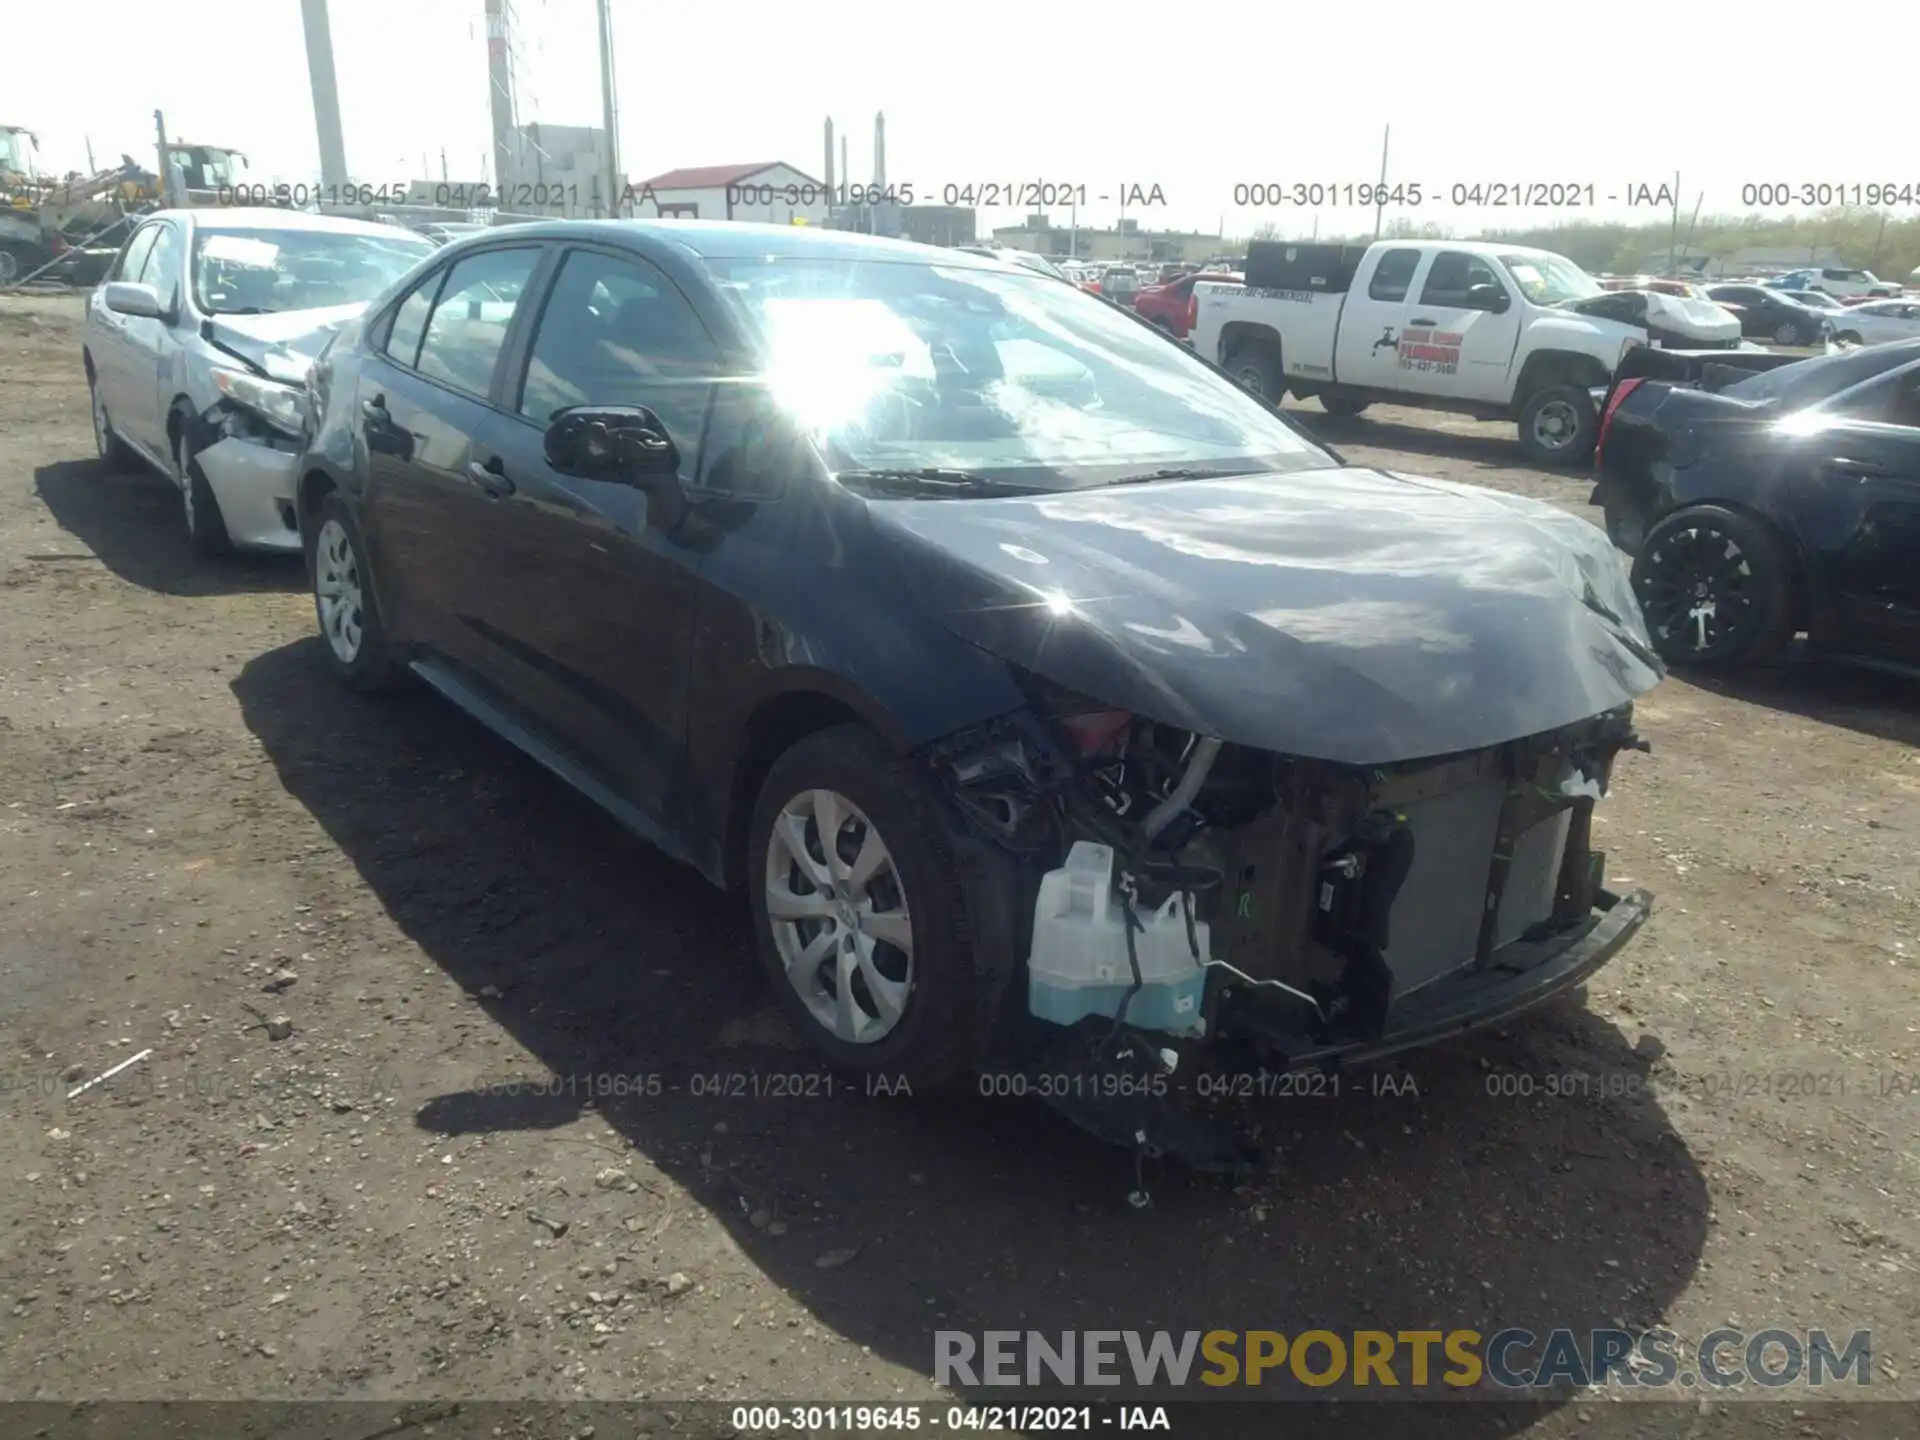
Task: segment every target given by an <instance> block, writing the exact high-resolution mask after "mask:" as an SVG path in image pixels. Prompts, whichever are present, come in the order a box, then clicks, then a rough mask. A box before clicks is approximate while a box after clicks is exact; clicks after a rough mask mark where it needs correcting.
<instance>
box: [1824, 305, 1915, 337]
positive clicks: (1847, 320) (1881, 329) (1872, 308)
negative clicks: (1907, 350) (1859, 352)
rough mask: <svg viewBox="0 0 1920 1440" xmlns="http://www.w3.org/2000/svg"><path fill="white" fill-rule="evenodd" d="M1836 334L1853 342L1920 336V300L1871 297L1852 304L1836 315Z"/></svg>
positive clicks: (1834, 322) (1834, 327)
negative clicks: (1864, 301)
mask: <svg viewBox="0 0 1920 1440" xmlns="http://www.w3.org/2000/svg"><path fill="white" fill-rule="evenodd" d="M1833 335H1834V338H1835V339H1836V340H1839V341H1841V342H1843V343H1847V344H1853V345H1884V344H1885V343H1886V342H1887V341H1889V340H1916V339H1920V300H1912V299H1908V300H1869V301H1868V302H1867V303H1866V304H1864V305H1849V306H1847V307H1846V310H1845V312H1844V313H1842V314H1839V315H1836V316H1834V317H1833Z"/></svg>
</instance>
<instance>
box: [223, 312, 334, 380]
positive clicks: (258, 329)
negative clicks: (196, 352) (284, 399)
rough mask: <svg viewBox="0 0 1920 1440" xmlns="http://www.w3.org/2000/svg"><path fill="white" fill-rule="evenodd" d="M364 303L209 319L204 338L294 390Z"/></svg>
mask: <svg viewBox="0 0 1920 1440" xmlns="http://www.w3.org/2000/svg"><path fill="white" fill-rule="evenodd" d="M366 308H367V307H366V305H365V304H364V303H361V304H354V305H329V306H327V307H326V308H325V309H322V310H276V311H274V312H272V313H270V314H266V315H214V316H210V317H208V319H207V338H209V339H210V340H212V341H214V342H215V343H216V344H217V345H219V346H220V348H221V349H222V350H225V351H226V352H227V353H228V354H229V355H234V356H237V357H238V358H240V359H242V360H245V361H246V362H247V363H248V364H250V365H252V366H253V367H254V368H255V369H256V370H258V371H260V373H261V374H263V375H266V376H268V377H269V378H270V379H274V380H284V381H287V382H288V383H291V384H298V383H299V381H300V380H301V378H302V377H303V376H305V374H306V372H307V367H308V366H310V365H311V364H312V363H313V361H314V358H315V357H316V356H317V355H319V353H320V352H321V351H322V350H324V349H325V348H326V345H327V342H328V341H329V340H331V339H332V338H333V336H334V333H335V332H336V331H338V330H339V329H340V327H341V326H342V325H345V324H346V323H347V322H348V321H350V320H353V319H355V318H356V317H358V316H360V315H362V314H364V313H365V311H366Z"/></svg>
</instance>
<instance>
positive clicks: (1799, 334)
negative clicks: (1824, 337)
mask: <svg viewBox="0 0 1920 1440" xmlns="http://www.w3.org/2000/svg"><path fill="white" fill-rule="evenodd" d="M1773 343H1774V344H1776V345H1807V344H1810V343H1812V342H1811V341H1810V340H1809V339H1808V337H1807V333H1806V331H1805V330H1803V329H1802V328H1801V327H1800V326H1798V325H1796V324H1795V323H1794V322H1793V321H1791V320H1782V321H1781V322H1780V327H1779V328H1778V329H1777V330H1775V331H1774V332H1773Z"/></svg>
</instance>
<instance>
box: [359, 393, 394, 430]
mask: <svg viewBox="0 0 1920 1440" xmlns="http://www.w3.org/2000/svg"><path fill="white" fill-rule="evenodd" d="M360 413H361V415H362V416H364V417H365V418H366V419H368V420H371V421H372V422H373V423H374V424H376V425H391V424H392V423H393V415H392V413H391V412H390V411H389V410H388V409H387V402H386V400H385V398H384V397H382V396H375V397H374V398H373V399H371V400H362V401H361V402H360Z"/></svg>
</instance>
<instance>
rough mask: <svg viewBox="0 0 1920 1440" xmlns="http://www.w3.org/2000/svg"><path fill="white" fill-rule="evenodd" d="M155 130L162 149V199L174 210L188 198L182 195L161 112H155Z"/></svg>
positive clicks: (165, 119)
mask: <svg viewBox="0 0 1920 1440" xmlns="http://www.w3.org/2000/svg"><path fill="white" fill-rule="evenodd" d="M153 130H154V135H155V137H156V138H157V141H158V144H159V147H160V198H161V199H162V200H164V201H166V203H167V204H168V205H169V206H171V207H172V208H174V209H179V208H180V207H181V206H184V205H185V204H186V203H187V202H186V197H185V196H183V195H182V194H181V193H180V181H179V180H178V179H177V178H176V172H175V170H174V168H173V152H172V151H171V150H170V149H168V147H167V117H166V116H165V115H164V114H162V113H161V112H160V111H158V110H156V111H154V112H153Z"/></svg>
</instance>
